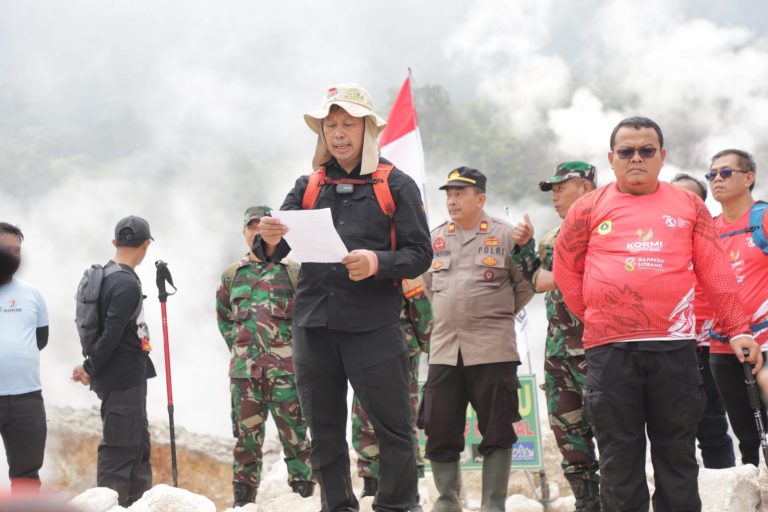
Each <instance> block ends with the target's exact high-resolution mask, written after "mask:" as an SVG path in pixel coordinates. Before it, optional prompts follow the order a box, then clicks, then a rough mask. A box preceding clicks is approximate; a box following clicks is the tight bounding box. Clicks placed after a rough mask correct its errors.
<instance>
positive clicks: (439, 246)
mask: <svg viewBox="0 0 768 512" xmlns="http://www.w3.org/2000/svg"><path fill="white" fill-rule="evenodd" d="M432 248H433V249H434V250H436V251H442V250H443V249H445V239H444V238H443V237H439V238H437V239H436V240H435V243H433V244H432Z"/></svg>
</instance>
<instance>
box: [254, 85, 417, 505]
mask: <svg viewBox="0 0 768 512" xmlns="http://www.w3.org/2000/svg"><path fill="white" fill-rule="evenodd" d="M304 120H305V121H306V123H307V125H308V126H309V127H310V129H312V131H313V132H315V133H316V134H317V146H316V148H315V154H314V157H313V159H312V167H313V169H314V170H315V172H314V173H313V174H312V175H311V176H303V177H301V178H299V179H298V180H297V181H296V185H295V186H294V188H293V190H292V191H291V192H289V193H288V196H287V197H286V198H285V201H284V202H283V205H282V207H281V209H283V210H297V209H314V208H330V209H331V214H332V216H333V222H334V225H335V227H336V230H337V231H338V232H339V235H340V236H341V239H342V240H343V241H344V243H345V245H346V247H347V248H348V249H349V250H350V251H351V252H350V253H349V254H348V255H347V256H345V257H344V258H343V260H342V261H341V262H337V263H304V264H303V265H302V268H301V274H300V276H299V283H298V291H297V295H296V301H295V305H294V318H293V335H294V353H293V354H294V365H295V369H296V377H297V385H298V388H299V400H300V402H301V408H302V411H303V412H304V414H305V416H306V418H307V423H308V425H309V429H310V433H311V438H312V453H311V457H310V460H311V462H312V471H313V473H314V475H315V477H316V478H317V481H318V483H319V484H320V489H321V492H322V510H323V511H327V512H330V511H336V510H357V509H358V508H359V506H358V502H357V499H356V498H355V495H354V493H353V491H352V483H351V475H350V467H349V455H348V451H349V450H348V447H347V441H346V424H347V410H348V407H347V382H349V383H351V385H352V387H353V389H354V391H355V394H356V395H357V396H358V398H359V399H360V402H361V403H362V405H363V407H364V409H365V410H366V412H367V413H368V416H369V418H370V420H371V423H373V426H374V430H375V433H376V438H377V439H378V441H379V448H380V460H379V488H378V492H377V494H376V497H375V498H374V507H375V508H376V509H377V510H382V511H404V510H407V509H409V508H410V507H411V506H413V504H414V501H415V499H416V482H417V479H416V458H415V453H414V449H413V443H412V439H411V423H410V417H411V413H410V403H409V396H408V388H409V370H408V355H407V348H406V346H405V343H404V341H403V333H402V330H401V328H400V324H399V318H400V306H401V300H402V290H401V287H400V284H399V281H400V280H401V279H403V278H415V277H417V276H419V275H420V274H422V273H423V272H424V271H425V270H426V269H427V267H428V266H429V261H430V259H431V257H432V250H431V247H430V243H429V230H428V228H427V219H426V216H425V214H424V206H423V204H422V201H421V196H420V194H419V190H418V187H417V186H416V183H415V182H414V181H413V180H412V179H411V178H410V177H409V176H407V175H406V174H405V173H403V172H402V171H400V170H399V169H397V168H395V167H394V166H393V165H392V164H390V163H389V162H388V161H386V160H384V159H382V158H379V156H378V150H377V147H376V138H377V136H378V135H379V133H380V132H381V130H382V129H383V128H384V126H385V125H386V123H385V122H384V120H383V119H381V118H380V117H379V116H378V115H376V114H375V113H374V111H373V106H372V103H371V98H370V95H369V94H368V91H366V90H365V89H364V88H363V87H362V86H360V85H357V84H341V85H337V86H334V87H330V88H329V89H327V90H326V93H325V95H324V97H323V102H322V107H321V109H320V110H318V111H314V112H311V113H309V114H306V115H305V116H304ZM385 206H386V208H385ZM385 211H386V213H385ZM286 232H287V228H286V227H285V225H283V224H282V223H281V222H280V221H279V220H278V219H274V218H270V217H265V218H264V219H263V220H262V225H261V234H260V236H258V237H257V238H256V241H255V243H256V244H261V245H262V247H263V249H264V250H265V253H266V254H267V255H268V256H269V257H270V258H271V259H272V260H273V261H279V260H280V259H281V258H282V257H284V256H285V255H286V254H287V253H288V251H289V250H290V247H289V246H288V244H287V242H286V241H285V240H283V239H282V235H284V234H285V233H286Z"/></svg>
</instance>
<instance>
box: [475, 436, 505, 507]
mask: <svg viewBox="0 0 768 512" xmlns="http://www.w3.org/2000/svg"><path fill="white" fill-rule="evenodd" d="M511 465H512V450H511V449H508V450H493V451H492V452H491V453H489V454H488V455H486V456H485V457H483V501H482V502H481V503H480V510H481V512H504V506H505V504H506V501H507V487H508V486H509V470H510V468H511Z"/></svg>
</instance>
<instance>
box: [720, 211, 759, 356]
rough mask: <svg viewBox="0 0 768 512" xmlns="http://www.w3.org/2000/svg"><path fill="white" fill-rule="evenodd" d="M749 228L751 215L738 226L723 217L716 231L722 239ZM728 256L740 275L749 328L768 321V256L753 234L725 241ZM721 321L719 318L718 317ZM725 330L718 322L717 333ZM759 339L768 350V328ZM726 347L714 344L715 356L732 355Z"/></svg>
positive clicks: (746, 214) (756, 336) (738, 280)
mask: <svg viewBox="0 0 768 512" xmlns="http://www.w3.org/2000/svg"><path fill="white" fill-rule="evenodd" d="M748 226H749V211H747V212H746V213H745V214H744V215H742V216H741V218H740V219H739V220H737V221H736V222H727V221H726V220H725V219H724V218H723V216H722V215H718V216H717V218H716V219H715V227H716V228H717V232H718V233H719V234H720V235H724V234H725V233H730V232H732V231H739V230H742V229H745V228H747V227H748ZM763 232H765V233H768V215H765V216H764V217H763ZM721 242H722V243H723V247H724V248H725V252H726V254H727V255H728V257H729V258H730V262H731V268H733V272H734V274H736V282H737V283H738V285H739V287H738V289H739V296H740V297H741V300H742V302H743V303H744V309H745V311H746V312H747V315H748V316H749V324H750V325H757V324H758V323H761V322H765V321H767V320H768V255H766V254H764V253H763V251H762V250H761V249H760V248H759V247H757V245H756V244H755V242H754V241H753V240H752V234H751V233H739V234H738V235H733V236H728V237H725V238H723V239H721ZM718 317H719V315H718ZM721 329H722V327H721V326H720V322H719V319H718V322H717V325H716V330H717V331H718V332H720V331H721ZM755 339H756V340H757V342H758V343H759V344H760V345H761V346H762V349H763V350H766V349H767V348H768V328H764V329H761V330H760V331H759V332H757V333H755ZM723 345H724V344H722V343H712V348H711V349H710V351H711V352H712V353H724V354H728V353H731V351H730V350H726V349H727V348H728V347H724V346H723Z"/></svg>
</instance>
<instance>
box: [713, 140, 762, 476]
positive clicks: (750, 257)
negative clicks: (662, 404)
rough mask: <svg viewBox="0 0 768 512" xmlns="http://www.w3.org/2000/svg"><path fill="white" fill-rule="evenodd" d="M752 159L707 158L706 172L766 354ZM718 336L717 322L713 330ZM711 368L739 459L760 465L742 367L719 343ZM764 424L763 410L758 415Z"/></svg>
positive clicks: (733, 152)
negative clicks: (754, 213) (753, 196)
mask: <svg viewBox="0 0 768 512" xmlns="http://www.w3.org/2000/svg"><path fill="white" fill-rule="evenodd" d="M755 170H756V167H755V160H754V159H753V158H752V155H750V154H749V153H747V152H746V151H742V150H740V149H726V150H723V151H720V152H719V153H717V154H716V155H715V156H714V157H712V163H711V165H710V171H709V172H708V173H707V174H706V176H705V177H706V178H707V180H708V181H709V185H710V187H711V189H712V196H713V197H714V198H715V200H716V201H717V202H718V203H720V204H721V205H722V207H723V213H722V214H721V215H718V216H717V217H715V226H716V228H717V232H718V234H719V235H720V238H721V241H722V243H723V247H724V248H725V252H726V254H728V257H729V258H730V260H731V268H733V271H734V274H735V275H736V282H737V283H738V284H739V286H738V291H739V295H740V296H741V300H742V302H744V308H745V310H746V313H747V315H749V325H750V328H751V329H752V333H753V334H754V336H755V338H756V339H757V342H758V344H759V345H760V349H761V351H766V350H768V287H767V286H766V283H768V255H766V254H765V253H764V252H763V250H762V249H761V248H760V247H759V246H758V243H756V242H757V241H758V238H757V237H758V236H759V232H758V230H759V229H762V233H765V232H768V216H766V215H758V216H757V217H753V218H754V220H756V222H754V225H753V222H752V221H751V219H750V213H751V211H752V209H753V205H755V200H754V199H752V189H753V188H754V186H755ZM715 328H716V329H715V330H716V331H717V334H715V333H713V337H717V336H719V335H721V334H722V333H721V327H720V325H719V324H717V325H716V326H715ZM710 352H711V356H710V366H711V368H712V375H713V376H714V378H715V382H716V383H717V387H718V388H719V389H720V394H721V395H722V397H723V402H725V409H726V411H728V418H729V419H730V420H731V427H732V428H733V432H734V434H736V437H737V438H738V439H739V450H740V451H741V461H742V462H743V463H744V464H754V465H755V466H757V465H758V463H759V462H760V458H759V455H758V453H759V449H760V438H759V436H758V433H757V427H756V426H755V420H754V416H753V415H752V409H751V408H750V406H749V402H748V400H747V390H746V384H745V383H744V371H743V369H742V365H741V363H740V362H739V361H738V360H737V359H736V358H735V357H734V355H733V353H732V352H731V351H730V350H727V347H725V346H724V344H722V343H715V342H713V343H712V348H711V349H710ZM763 421H765V411H763Z"/></svg>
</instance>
